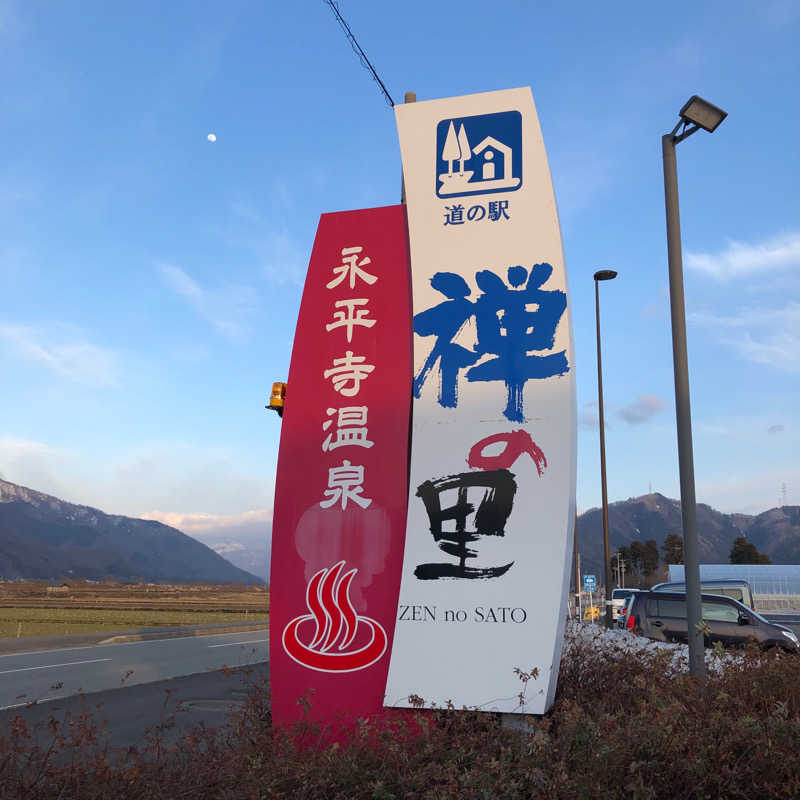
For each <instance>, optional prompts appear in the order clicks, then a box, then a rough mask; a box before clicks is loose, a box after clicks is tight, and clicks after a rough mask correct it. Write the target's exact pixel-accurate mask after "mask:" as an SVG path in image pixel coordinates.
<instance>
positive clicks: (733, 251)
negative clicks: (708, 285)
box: [686, 232, 800, 281]
mask: <svg viewBox="0 0 800 800" xmlns="http://www.w3.org/2000/svg"><path fill="white" fill-rule="evenodd" d="M686 266H687V267H688V268H689V269H694V270H697V271H699V272H704V273H705V274H706V275H708V276H709V277H712V278H715V279H716V280H721V281H724V280H727V279H729V278H738V277H741V276H743V275H753V274H758V273H764V272H769V271H773V270H781V269H787V268H789V267H798V266H800V232H792V233H788V234H786V235H784V236H777V237H774V238H772V239H769V240H767V241H765V242H759V243H756V244H747V243H745V242H736V241H730V242H728V245H727V247H726V248H725V249H724V250H722V251H720V252H719V253H687V254H686Z"/></svg>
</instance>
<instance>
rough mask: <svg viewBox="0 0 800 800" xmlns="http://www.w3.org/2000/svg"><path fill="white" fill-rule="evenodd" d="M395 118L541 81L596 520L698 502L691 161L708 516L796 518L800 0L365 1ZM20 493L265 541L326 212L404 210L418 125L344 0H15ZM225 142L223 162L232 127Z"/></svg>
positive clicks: (585, 488) (700, 427) (1, 194)
mask: <svg viewBox="0 0 800 800" xmlns="http://www.w3.org/2000/svg"><path fill="white" fill-rule="evenodd" d="M340 9H341V11H342V13H343V14H344V15H345V17H346V18H347V20H348V22H349V23H350V26H351V28H352V29H353V31H354V33H355V34H356V36H357V37H358V39H359V41H360V42H361V44H362V46H363V47H364V49H365V50H366V52H367V54H368V55H369V57H370V58H371V60H372V61H373V62H374V64H375V66H376V68H377V70H378V71H379V73H380V75H381V77H382V79H383V81H384V83H385V84H386V86H387V88H388V89H389V91H390V92H391V94H392V95H393V96H394V99H395V101H401V100H402V98H403V93H404V91H406V90H414V91H416V92H417V95H418V97H419V99H421V100H422V99H433V98H439V97H448V96H454V95H460V94H467V93H472V92H480V91H488V90H494V89H504V88H510V87H516V86H525V85H530V86H532V88H533V94H534V99H535V101H536V104H537V108H538V112H539V117H540V121H541V125H542V130H543V134H544V138H545V144H546V146H547V150H548V154H549V158H550V166H551V170H552V174H553V181H554V186H555V192H556V197H557V200H558V204H559V211H560V215H561V224H562V235H563V239H564V250H565V256H566V263H567V269H568V275H569V281H570V288H571V304H572V314H573V321H574V330H575V347H576V350H575V352H576V369H577V384H578V408H579V431H580V436H579V473H578V504H579V507H580V508H581V509H586V508H588V507H591V506H593V505H597V504H599V500H600V490H599V455H598V433H597V422H596V418H597V407H596V398H597V384H596V362H595V350H594V348H595V331H594V286H593V281H592V274H593V272H594V271H595V270H596V269H598V268H601V267H613V268H615V269H617V270H618V271H619V273H620V274H619V278H617V280H615V281H613V282H611V283H606V284H603V285H602V286H601V312H602V327H603V358H604V389H605V401H606V419H607V426H608V430H607V460H608V474H609V496H610V499H611V500H620V499H625V498H627V497H630V496H636V495H639V494H643V493H645V492H647V491H648V489H649V487H650V485H651V484H652V488H653V490H656V491H660V492H663V493H664V494H667V495H670V496H672V497H677V496H678V494H679V490H678V475H677V452H676V450H677V448H676V437H675V423H674V399H673V397H674V395H673V385H672V353H671V339H670V327H669V300H668V293H667V266H666V243H665V224H664V200H663V178H662V171H661V150H660V138H661V135H662V134H663V133H665V132H667V131H669V130H670V129H671V128H672V127H673V125H674V124H675V122H676V121H677V111H678V109H679V108H680V107H681V106H682V105H683V103H684V101H685V100H686V99H687V98H688V97H689V96H690V95H692V94H694V93H697V94H700V95H702V96H704V97H706V98H708V99H709V100H711V101H712V102H714V103H716V104H718V105H720V106H721V107H723V108H724V109H726V110H727V111H728V112H729V115H730V116H729V117H728V119H727V120H726V121H725V122H724V123H723V125H722V126H721V127H720V128H719V130H718V131H716V132H715V133H714V134H713V135H709V134H707V133H704V132H700V133H698V134H696V135H695V136H693V137H692V138H691V139H689V140H687V141H686V142H684V143H682V144H681V145H680V146H679V148H678V171H679V180H680V192H681V213H682V223H683V243H684V256H685V274H686V295H687V314H688V318H689V359H690V367H691V388H692V407H693V424H694V447H695V471H696V478H697V496H698V500H700V501H702V502H707V503H710V504H711V505H713V506H715V507H717V508H720V509H721V510H724V511H744V512H751V513H752V512H756V513H757V512H760V511H762V510H764V509H766V508H769V507H772V506H775V505H777V504H778V502H779V500H780V499H781V489H782V485H783V484H784V483H785V484H786V494H787V500H788V502H790V503H800V466H799V465H798V458H797V453H798V452H800V413H798V405H797V401H796V399H797V396H798V377H799V376H800V273H799V271H798V268H800V213H798V212H799V211H800V202H799V201H798V196H799V195H798V191H797V186H798V183H800V164H799V163H798V147H797V142H798V141H800V105H799V104H798V103H797V85H798V78H800V55H798V49H797V41H798V39H799V38H800V36H798V34H800V7H798V5H797V4H796V3H795V2H791V1H789V0H786V1H785V2H784V1H782V0H764V1H763V2H761V3H758V4H753V3H744V2H691V3H689V2H678V3H674V4H672V5H670V6H664V5H663V4H662V5H661V6H655V5H653V4H646V3H626V2H620V3H616V4H613V5H611V6H610V5H609V4H597V3H588V2H587V3H580V2H579V3H573V4H560V5H559V6H558V7H556V4H534V3H529V2H521V1H518V2H507V3H505V4H503V5H502V6H491V5H487V4H486V3H482V2H475V1H474V0H462V2H460V3H457V4H453V3H436V2H433V3H432V2H430V0H425V2H421V0H406V2H403V3H392V4H389V3H382V2H378V3H375V2H365V1H364V0H341V2H340ZM0 83H1V85H2V95H3V102H2V105H0V141H2V145H3V147H2V156H0V375H1V376H2V377H1V378H0V411H2V415H1V416H0V420H2V422H1V423H0V473H2V475H3V477H5V478H6V479H7V480H11V481H14V482H17V483H22V484H25V485H28V486H31V487H32V488H35V489H40V490H43V491H47V492H51V493H54V494H57V495H59V496H61V497H63V498H65V499H68V500H72V501H74V502H80V503H86V504H90V505H95V506H98V507H100V508H102V509H104V510H106V511H109V512H112V513H123V514H131V515H145V514H147V515H150V516H155V517H157V518H160V519H164V520H166V521H168V522H172V523H173V524H178V525H179V527H182V528H183V529H184V530H186V531H187V532H190V533H194V534H197V535H198V536H203V535H206V536H208V535H216V534H219V532H221V531H227V532H237V531H238V532H239V533H241V534H242V535H244V534H245V533H247V532H249V534H253V535H255V534H258V533H259V532H260V533H261V534H263V531H264V530H265V526H266V524H267V523H268V521H269V519H270V515H271V507H272V492H273V486H274V474H275V463H276V457H277V448H278V438H279V431H280V425H279V421H278V418H277V417H276V416H275V415H274V414H272V413H271V412H267V411H266V410H264V408H263V406H264V403H265V400H266V396H267V392H268V390H269V387H270V385H271V383H272V381H273V380H276V379H280V378H284V377H285V376H286V374H287V372H288V365H289V358H290V353H291V342H292V336H293V330H294V325H295V321H296V315H297V310H298V306H299V300H300V293H301V290H302V282H303V278H304V273H305V269H306V266H307V260H308V256H309V253H310V250H311V245H312V243H313V239H314V234H315V230H316V225H317V221H318V218H319V214H320V213H322V212H328V211H338V210H345V209H352V208H366V207H372V206H380V205H391V204H394V203H396V202H398V200H399V192H400V159H399V152H398V147H397V137H396V132H395V123H394V116H393V113H392V111H391V109H390V108H389V107H388V106H387V105H386V103H385V102H384V100H383V98H382V96H381V94H380V92H379V90H378V88H377V86H376V85H375V84H374V83H373V82H372V80H371V78H370V76H369V74H368V73H367V72H366V71H365V70H364V69H363V68H362V67H361V66H360V65H359V63H358V60H357V58H356V57H355V55H354V54H353V52H352V51H351V49H350V47H349V45H348V43H347V41H346V40H345V38H344V36H343V34H342V32H341V30H340V29H339V27H338V25H337V23H336V21H335V20H334V18H333V15H332V14H331V12H330V10H329V8H328V7H327V6H326V5H325V4H324V2H322V0H314V1H313V2H312V1H311V0H305V1H304V2H299V3H280V4H279V3H261V2H237V1H236V0H230V1H229V2H226V3H206V2H191V3H189V2H170V3H161V2H159V3H156V2H150V1H149V0H142V2H139V3H124V4H123V3H107V2H93V1H92V0H81V2H63V3H49V2H40V1H37V0H24V2H22V0H19V1H17V0H0ZM212 132H213V133H214V134H216V136H217V141H216V142H214V143H211V142H209V141H208V140H207V135H208V134H209V133H212Z"/></svg>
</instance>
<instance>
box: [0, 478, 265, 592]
mask: <svg viewBox="0 0 800 800" xmlns="http://www.w3.org/2000/svg"><path fill="white" fill-rule="evenodd" d="M0 577H3V578H5V579H6V580H8V579H10V578H11V579H13V578H29V579H40V580H41V579H45V580H47V579H57V578H64V577H74V578H78V577H80V578H89V579H90V580H100V579H101V578H104V577H113V578H115V579H116V580H118V581H132V580H144V581H149V582H153V583H194V582H200V583H245V584H262V583H263V581H262V580H261V579H260V578H258V577H256V576H255V575H252V574H250V573H249V572H245V571H244V570H242V569H239V568H238V567H235V566H233V564H231V563H229V562H228V561H226V560H225V559H224V558H222V557H221V556H220V555H218V554H217V553H215V552H214V551H213V550H212V549H211V548H209V547H206V545H204V544H201V543H200V542H198V541H196V540H195V539H192V538H191V537H190V536H187V535H186V534H184V533H181V532H180V531H179V530H176V529H175V528H171V527H170V526H169V525H164V524H162V523H160V522H154V521H151V520H144V519H135V518H133V517H122V516H117V515H114V514H104V513H103V512H102V511H98V510H97V509H96V508H90V507H89V506H80V505H74V504H73V503H66V502H64V501H63V500H59V499H58V498H57V497H52V496H51V495H47V494H43V493H42V492H37V491H34V490H33V489H27V488H25V487H24V486H17V485H16V484H14V483H9V482H8V481H4V480H0Z"/></svg>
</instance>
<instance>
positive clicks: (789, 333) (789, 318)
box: [689, 303, 800, 372]
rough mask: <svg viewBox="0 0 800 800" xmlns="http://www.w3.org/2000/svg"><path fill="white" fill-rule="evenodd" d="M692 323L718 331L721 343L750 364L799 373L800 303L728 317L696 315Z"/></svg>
mask: <svg viewBox="0 0 800 800" xmlns="http://www.w3.org/2000/svg"><path fill="white" fill-rule="evenodd" d="M689 319H690V320H691V321H692V322H693V323H696V324H699V325H705V326H708V327H711V328H716V329H717V331H718V336H719V340H720V341H721V342H722V343H723V344H725V345H728V346H729V347H732V348H734V349H735V350H737V351H738V352H739V354H740V355H741V356H742V357H744V358H746V359H748V360H749V361H754V362H756V363H757V364H766V365H768V366H771V367H774V368H776V369H779V370H783V371H786V372H800V303H788V304H787V305H786V306H784V307H783V308H750V309H746V310H744V311H740V312H738V313H735V314H731V315H728V316H724V315H719V314H706V313H693V314H690V315H689Z"/></svg>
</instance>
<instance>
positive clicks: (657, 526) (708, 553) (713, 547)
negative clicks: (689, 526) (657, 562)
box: [578, 492, 800, 576]
mask: <svg viewBox="0 0 800 800" xmlns="http://www.w3.org/2000/svg"><path fill="white" fill-rule="evenodd" d="M608 531H609V534H608V538H609V544H610V549H611V555H613V554H614V553H616V551H617V550H618V549H619V548H620V547H622V546H626V547H628V546H630V544H631V542H633V541H635V540H638V541H641V542H646V541H647V540H648V539H655V541H656V543H657V544H658V548H659V553H660V552H661V545H662V544H663V543H664V538H665V537H666V536H667V534H670V533H677V534H679V535H680V534H681V531H682V521H681V504H680V501H678V500H672V499H671V498H669V497H664V495H662V494H658V493H657V492H654V493H652V494H645V495H642V496H641V497H631V498H629V499H628V500H622V501H620V502H617V503H609V506H608ZM738 536H744V537H745V538H746V539H747V540H748V541H749V542H750V543H752V544H754V545H755V546H756V548H757V549H758V550H759V551H760V552H761V553H766V554H767V555H768V556H769V557H770V559H771V560H772V563H773V564H798V563H800V506H782V507H780V508H772V509H770V510H769V511H764V512H763V513H761V514H758V515H756V516H752V515H749V514H723V513H722V512H720V511H716V510H715V509H713V508H711V506H707V505H705V504H703V503H698V504H697V550H698V558H699V561H700V563H701V564H727V563H729V556H730V552H731V547H732V546H733V540H734V539H735V538H737V537H738ZM578 550H579V552H580V555H581V571H582V572H583V573H594V574H597V575H598V576H599V575H602V565H603V515H602V510H601V509H599V508H591V509H589V510H588V511H585V512H584V513H583V514H581V515H580V516H579V517H578Z"/></svg>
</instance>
